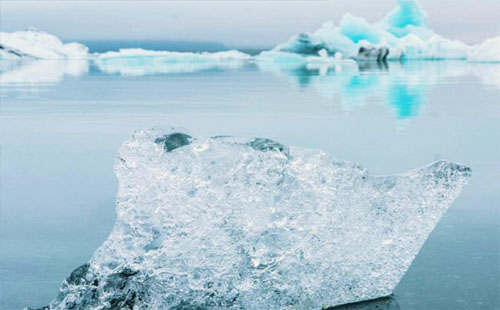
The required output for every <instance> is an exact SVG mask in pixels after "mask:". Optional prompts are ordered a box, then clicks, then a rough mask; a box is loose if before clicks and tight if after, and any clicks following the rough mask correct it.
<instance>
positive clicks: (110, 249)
mask: <svg viewBox="0 0 500 310" xmlns="http://www.w3.org/2000/svg"><path fill="white" fill-rule="evenodd" d="M115 172H116V175H117V177H118V179H119V189H118V197H117V203H116V210H117V215H118V218H117V221H116V224H115V227H114V230H113V232H112V234H111V235H110V236H109V238H108V240H106V241H105V242H104V244H103V245H102V246H101V247H99V249H97V251H96V252H95V254H94V255H93V257H92V258H91V260H90V262H89V263H88V264H85V265H83V266H81V267H79V268H77V269H76V270H75V271H74V272H73V273H72V274H71V275H70V276H69V277H68V279H67V280H66V281H65V282H64V283H63V285H62V288H61V291H60V294H59V296H58V297H57V298H56V299H55V300H54V301H53V302H52V303H51V305H50V309H68V308H71V309H123V308H127V309H128V308H130V309H221V308H227V309H320V308H321V307H327V306H333V305H339V304H345V303H351V302H356V301H362V300H368V299H373V298H377V297H381V296H387V295H389V294H391V293H392V291H393V289H394V288H395V286H396V284H397V283H398V282H399V281H400V279H401V277H402V276H403V275H404V273H405V272H406V270H407V269H408V267H409V265H410V264H411V262H412V260H413V259H414V257H415V255H416V254H417V253H418V251H419V249H420V248H421V246H422V245H423V243H424V241H425V240H426V238H427V236H428V235H429V234H430V232H431V231H432V229H433V228H434V226H435V225H436V223H437V222H438V221H439V219H440V217H441V216H442V214H443V213H444V212H445V211H446V210H447V208H448V207H449V205H450V204H451V202H452V201H453V200H454V199H455V197H457V196H458V194H459V193H460V191H461V190H462V188H463V186H464V185H465V184H466V183H467V181H468V179H469V177H470V169H469V168H467V167H464V166H461V165H457V164H454V163H451V162H445V161H439V162H435V163H433V164H431V165H429V166H427V167H423V168H420V169H417V170H414V171H410V172H408V173H405V174H402V175H395V176H380V177H377V176H371V175H370V174H369V173H368V172H367V171H366V170H365V169H363V168H362V167H360V166H359V165H357V164H354V163H350V162H345V161H341V160H338V159H335V158H333V157H331V156H330V155H329V154H327V153H325V152H323V151H320V150H309V149H303V148H298V147H287V146H285V145H283V144H281V143H278V142H275V141H272V140H270V139H259V138H238V137H225V136H218V137H213V138H196V137H194V135H192V134H190V133H187V131H185V130H183V129H179V128H169V129H164V130H151V131H139V132H137V133H135V134H134V135H133V137H132V138H131V139H129V140H127V141H126V142H125V143H124V144H123V146H122V147H121V149H120V150H119V152H118V156H117V160H116V166H115Z"/></svg>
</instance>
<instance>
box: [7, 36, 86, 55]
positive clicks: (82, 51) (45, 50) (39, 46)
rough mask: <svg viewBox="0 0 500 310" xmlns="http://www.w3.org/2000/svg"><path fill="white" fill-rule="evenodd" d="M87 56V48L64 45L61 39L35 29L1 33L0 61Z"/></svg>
mask: <svg viewBox="0 0 500 310" xmlns="http://www.w3.org/2000/svg"><path fill="white" fill-rule="evenodd" d="M87 54H88V48H87V47H86V46H84V45H82V44H79V43H66V44H63V43H62V42H61V40H59V38H57V37H55V36H53V35H51V34H48V33H46V32H43V31H40V30H38V29H35V28H28V29H26V30H24V31H16V32H12V33H7V32H0V59H14V60H16V59H23V58H32V59H82V58H85V57H87Z"/></svg>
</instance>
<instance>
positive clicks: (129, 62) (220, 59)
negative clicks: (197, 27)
mask: <svg viewBox="0 0 500 310" xmlns="http://www.w3.org/2000/svg"><path fill="white" fill-rule="evenodd" d="M251 58H252V57H251V56H250V55H248V54H245V53H242V52H239V51H237V50H230V51H223V52H215V53H208V52H204V53H185V52H184V53H181V52H168V51H150V50H144V49H140V48H132V49H121V50H119V51H118V52H106V53H103V54H100V55H99V56H98V57H97V59H96V63H97V65H98V67H99V69H100V70H101V71H103V72H106V73H110V74H113V73H119V74H122V75H146V74H158V73H182V72H197V71H203V70H209V69H215V68H219V67H221V68H224V69H228V68H239V67H240V66H242V65H243V64H244V63H245V61H247V60H250V59H251Z"/></svg>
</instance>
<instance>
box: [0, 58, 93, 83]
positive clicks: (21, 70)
mask: <svg viewBox="0 0 500 310" xmlns="http://www.w3.org/2000/svg"><path fill="white" fill-rule="evenodd" d="M0 63H1V65H0V84H1V85H3V86H7V85H9V86H13V85H14V86H15V85H17V86H30V85H36V86H37V85H41V84H48V85H54V84H57V83H59V82H61V81H62V80H63V79H64V78H66V77H73V78H76V77H81V76H82V75H84V74H86V73H88V72H89V63H88V61H87V60H62V61H61V60H31V61H6V60H2V61H0Z"/></svg>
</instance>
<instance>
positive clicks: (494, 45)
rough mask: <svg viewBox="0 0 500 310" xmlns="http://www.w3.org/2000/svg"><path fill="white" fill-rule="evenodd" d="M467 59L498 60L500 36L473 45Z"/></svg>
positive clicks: (477, 60)
mask: <svg viewBox="0 0 500 310" xmlns="http://www.w3.org/2000/svg"><path fill="white" fill-rule="evenodd" d="M468 60H469V61H475V62H500V36H498V37H494V38H491V39H487V40H486V41H484V42H483V43H481V44H480V45H478V46H476V47H474V48H473V49H472V51H471V53H470V55H469V58H468Z"/></svg>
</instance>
